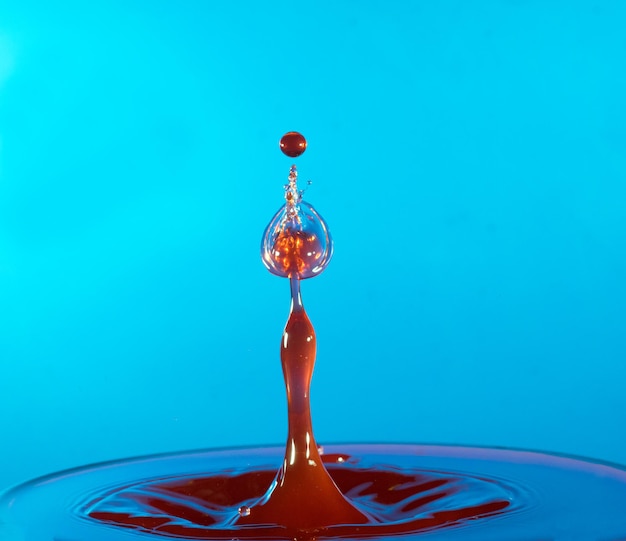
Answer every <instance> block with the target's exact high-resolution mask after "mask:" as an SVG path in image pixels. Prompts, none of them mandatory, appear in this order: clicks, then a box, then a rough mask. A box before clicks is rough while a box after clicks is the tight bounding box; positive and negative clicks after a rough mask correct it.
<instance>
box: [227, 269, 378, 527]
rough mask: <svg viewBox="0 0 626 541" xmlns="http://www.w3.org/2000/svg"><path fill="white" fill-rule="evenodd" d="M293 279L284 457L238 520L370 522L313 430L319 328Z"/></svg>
mask: <svg viewBox="0 0 626 541" xmlns="http://www.w3.org/2000/svg"><path fill="white" fill-rule="evenodd" d="M290 282H291V312H290V314H289V319H288V321H287V325H286V326H285V330H284V332H283V336H282V342H281V348H280V358H281V363H282V368H283V374H284V377H285V386H286V388H287V404H288V413H289V430H288V435H287V446H286V449H285V458H284V460H283V464H282V467H281V468H280V470H279V472H278V474H277V476H276V479H275V480H274V482H273V483H272V486H271V487H270V489H269V490H268V491H267V493H266V495H265V496H264V497H263V498H262V499H261V500H260V501H259V502H258V503H257V504H256V505H254V506H252V507H251V509H250V512H249V514H248V515H247V516H242V517H241V519H240V520H239V521H238V524H245V523H250V524H256V525H258V524H280V525H281V526H283V527H285V528H287V529H288V530H294V531H298V532H303V531H312V530H316V529H320V528H324V527H328V526H332V525H338V524H365V523H368V522H371V519H369V518H368V517H367V516H366V515H365V514H364V513H362V512H361V511H359V510H358V509H356V508H355V507H354V506H353V505H352V504H351V503H350V502H349V501H348V500H347V499H346V498H345V497H344V496H343V494H341V492H340V491H339V489H338V488H337V486H336V485H335V483H334V482H333V480H332V479H331V478H330V476H329V474H328V472H327V471H326V469H325V468H324V465H323V463H322V460H321V457H320V454H319V451H318V447H317V444H316V442H315V437H314V436H313V428H312V424H311V409H310V402H309V389H310V384H311V377H312V375H313V367H314V364H315V349H316V343H315V331H314V330H313V326H312V325H311V321H310V320H309V317H308V316H307V313H306V311H305V310H304V306H303V304H302V298H301V296H300V280H299V279H298V278H290Z"/></svg>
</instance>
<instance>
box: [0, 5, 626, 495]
mask: <svg viewBox="0 0 626 541" xmlns="http://www.w3.org/2000/svg"><path fill="white" fill-rule="evenodd" d="M625 28H626V3H624V2H621V1H617V0H616V1H610V0H606V1H603V2H593V1H572V0H570V1H565V0H564V1H548V2H546V1H543V0H528V1H523V0H517V1H512V0H511V1H508V2H507V1H504V0H502V1H496V0H493V1H479V2H465V1H461V0H459V1H453V0H444V1H434V0H432V1H419V2H418V1H415V2H409V1H399V2H389V1H386V2H382V1H365V2H363V1H359V2H357V1H347V0H343V1H335V2H331V1H322V2H246V1H241V2H208V1H206V2H203V1H199V0H198V1H192V0H187V1H183V2H164V1H154V2H147V1H146V2H140V1H135V2H132V1H131V2H121V1H119V0H93V1H91V2H79V1H64V2H56V3H51V2H43V1H41V2H37V1H34V0H25V1H22V0H20V1H17V0H3V1H2V3H0V434H1V436H0V487H5V486H7V485H10V484H13V483H16V482H19V481H22V480H25V479H27V478H30V477H33V476H36V475H40V474H44V473H47V472H51V471H55V470H58V469H62V468H67V467H70V466H76V465H80V464H86V463H89V462H94V461H101V460H106V459H114V458H120V457H125V456H131V455H137V454H146V453H153V452H164V451H176V450H182V449H189V448H199V447H216V446H220V447H221V446H237V445H250V444H268V443H281V442H283V441H284V438H285V435H286V427H285V417H286V415H285V398H284V392H283V387H282V376H281V372H280V363H279V360H278V345H279V340H280V335H281V332H282V327H283V325H284V322H285V319H286V316H287V312H288V306H289V299H288V285H287V283H286V282H285V281H284V280H281V279H279V278H276V277H274V276H272V275H270V274H269V273H268V272H267V271H266V270H265V269H264V268H263V267H262V265H261V263H260V259H259V241H260V237H261V233H262V231H263V228H264V227H265V225H266V223H267V222H268V220H269V219H270V218H271V216H272V215H273V213H274V212H275V211H276V209H277V208H278V206H279V205H280V204H281V201H282V199H281V198H282V185H283V183H284V182H285V180H286V176H287V173H288V168H289V165H290V164H291V161H290V160H289V159H287V158H285V157H284V156H282V155H281V154H280V152H279V150H278V147H277V142H278V139H279V138H280V136H281V135H282V133H283V132H285V131H288V130H292V129H295V130H299V131H302V132H303V133H304V134H305V135H306V136H307V138H308V140H309V150H308V151H307V153H306V154H305V155H304V156H303V157H302V158H301V159H299V161H298V166H299V169H300V172H301V175H302V177H303V178H304V179H311V180H313V184H312V186H311V187H310V188H309V189H308V191H307V194H306V199H307V200H308V201H310V202H311V203H312V204H313V205H315V207H316V208H317V209H318V210H319V211H320V212H321V213H322V215H324V217H325V218H326V219H327V220H328V222H329V224H330V227H331V231H332V233H333V236H334V238H335V257H334V260H333V261H332V263H331V265H330V267H329V268H328V269H327V271H326V272H325V273H324V274H323V275H322V276H321V277H319V278H316V279H315V280H308V281H307V282H305V283H304V284H303V294H304V299H305V303H306V305H307V307H308V309H309V312H310V315H311V318H312V320H313V322H314V324H315V325H316V329H317V333H318V343H319V351H318V363H317V369H316V374H315V377H314V387H313V394H312V400H313V408H314V411H313V413H314V418H315V426H316V432H317V436H318V440H319V441H320V443H324V442H331V441H334V442H337V441H394V442H442V443H464V444H476V445H501V446H512V447H524V448H533V449H543V450H549V451H554V452H564V453H574V454H579V455H587V456H593V457H596V458H599V459H603V460H609V461H616V462H620V463H626V392H625V391H624V389H625V383H626V311H625V306H626V280H625V278H626V187H625V186H626V184H625V183H626V98H625V97H626V33H625V31H624V29H625Z"/></svg>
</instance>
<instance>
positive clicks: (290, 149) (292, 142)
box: [280, 131, 306, 158]
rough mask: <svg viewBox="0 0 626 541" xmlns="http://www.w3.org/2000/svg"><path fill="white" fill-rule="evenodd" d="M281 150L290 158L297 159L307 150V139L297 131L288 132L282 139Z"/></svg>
mask: <svg viewBox="0 0 626 541" xmlns="http://www.w3.org/2000/svg"><path fill="white" fill-rule="evenodd" d="M280 150H282V151H283V154H285V155H286V156H289V157H290V158H297V157H298V156H300V154H302V153H304V151H305V150H306V139H305V138H304V135H302V134H301V133H298V132H297V131H290V132H287V133H286V134H285V135H283V136H282V137H281V138H280Z"/></svg>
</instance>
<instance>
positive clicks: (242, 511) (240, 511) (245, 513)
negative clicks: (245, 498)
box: [237, 505, 250, 517]
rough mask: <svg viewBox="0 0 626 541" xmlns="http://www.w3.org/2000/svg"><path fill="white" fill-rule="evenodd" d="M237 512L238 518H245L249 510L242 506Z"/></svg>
mask: <svg viewBox="0 0 626 541" xmlns="http://www.w3.org/2000/svg"><path fill="white" fill-rule="evenodd" d="M237 512H238V513H239V516H241V517H247V516H248V515H250V508H249V507H248V506H247V505H242V506H241V507H240V508H239V509H238V510H237Z"/></svg>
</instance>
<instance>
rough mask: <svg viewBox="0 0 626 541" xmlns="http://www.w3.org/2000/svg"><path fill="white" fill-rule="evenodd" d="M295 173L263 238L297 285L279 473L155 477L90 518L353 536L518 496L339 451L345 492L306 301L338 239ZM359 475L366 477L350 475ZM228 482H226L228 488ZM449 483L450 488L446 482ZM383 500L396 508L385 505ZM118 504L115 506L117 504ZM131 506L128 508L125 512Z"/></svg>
mask: <svg viewBox="0 0 626 541" xmlns="http://www.w3.org/2000/svg"><path fill="white" fill-rule="evenodd" d="M280 146H281V149H282V150H283V152H284V153H285V154H287V155H289V156H297V155H299V154H301V153H302V152H304V149H305V148H306V140H305V139H304V137H302V136H301V135H300V134H298V133H296V132H290V133H287V134H285V136H283V138H282V139H281V143H280ZM297 178H298V174H297V170H296V167H295V165H294V166H292V167H291V170H290V173H289V179H288V184H287V185H286V186H285V204H284V205H283V207H282V208H281V209H279V211H278V212H277V213H276V215H275V216H274V217H273V218H272V220H271V221H270V224H269V225H268V226H267V228H266V230H265V233H264V235H263V241H262V245H261V257H262V261H263V263H264V264H265V266H266V267H267V268H268V270H269V271H270V272H272V273H273V274H276V275H278V276H281V277H285V278H288V279H289V281H290V286H291V310H290V314H289V319H288V321H287V325H286V326H285V330H284V332H283V336H282V341H281V348H280V359H281V363H282V368H283V375H284V378H285V387H286V390H287V405H288V435H287V445H286V449H285V455H284V459H283V462H282V466H281V467H280V469H279V471H278V473H277V474H275V476H274V478H273V480H272V481H271V482H269V483H268V482H267V481H265V482H266V483H267V486H266V487H265V488H264V489H263V492H261V491H260V490H259V483H261V482H262V479H264V478H266V473H267V472H254V473H251V474H244V475H241V476H239V477H237V480H238V482H233V478H232V476H226V477H223V478H222V477H220V476H213V477H209V478H207V479H198V478H196V479H189V480H186V481H185V482H184V484H183V485H176V487H177V488H173V486H172V484H171V483H167V482H163V483H158V482H157V483H152V484H150V486H149V488H148V487H147V486H143V485H142V487H141V488H139V487H137V488H136V489H133V488H132V487H128V488H124V489H123V490H121V491H120V492H119V494H118V495H117V496H119V497H116V496H114V497H112V498H109V499H108V500H107V504H106V505H104V506H103V505H99V504H96V505H95V506H94V507H92V508H91V510H90V511H89V516H90V517H91V518H94V519H98V520H100V521H104V522H109V523H113V524H117V525H120V526H126V527H140V528H142V529H147V530H149V531H153V532H154V533H159V534H173V535H178V536H190V535H191V534H190V532H193V534H194V535H193V537H195V538H202V539H211V538H213V539H223V538H229V537H232V536H236V537H246V538H247V537H257V536H270V537H275V536H278V537H279V538H285V537H287V538H292V539H293V538H302V537H305V538H308V537H311V536H320V535H330V534H331V533H332V535H336V536H353V535H355V534H357V533H358V534H359V535H380V534H398V533H406V532H415V531H419V530H420V529H428V528H436V527H438V526H442V525H448V524H455V523H457V522H458V521H460V520H463V519H465V518H476V517H479V516H486V515H490V514H494V513H499V512H501V511H502V510H503V509H505V508H507V507H508V506H509V505H510V502H509V501H508V499H506V498H502V497H494V494H491V493H490V492H489V491H486V492H485V494H484V495H483V496H487V494H491V495H490V496H489V497H484V498H482V499H479V500H480V501H479V502H478V503H477V504H475V505H458V504H457V502H456V501H454V495H455V490H453V489H451V488H450V487H451V486H453V485H454V482H453V481H452V479H453V477H450V476H445V475H440V476H439V477H434V478H425V477H424V476H420V475H418V476H417V477H410V476H409V478H407V477H406V476H405V477H402V475H401V474H399V473H396V474H395V475H394V474H393V473H392V472H389V471H387V470H385V469H384V468H379V469H372V470H368V471H366V472H363V471H359V470H356V471H354V470H352V469H350V468H348V469H345V468H342V467H341V463H342V462H343V461H344V457H340V458H341V460H339V459H338V463H337V464H335V466H338V467H336V468H335V469H334V470H333V475H334V478H335V479H336V480H337V483H341V484H342V485H343V486H344V487H345V488H346V489H347V490H348V492H349V494H348V493H346V494H344V493H343V492H342V490H340V488H338V486H337V484H336V482H335V479H334V478H333V476H331V475H330V474H329V472H328V471H327V470H326V468H325V466H324V461H323V460H322V457H321V456H320V452H319V450H318V446H317V443H316V441H315V436H314V435H313V427H312V422H311V410H310V400H309V396H310V384H311V377H312V375H313V367H314V365H315V353H316V341H315V331H314V330H313V325H311V321H310V320H309V317H308V316H307V314H306V311H305V309H304V305H303V304H302V298H301V295H300V281H301V280H302V279H305V278H310V277H312V276H316V275H317V274H319V273H320V272H322V271H323V270H324V269H325V268H326V266H327V265H328V262H329V261H330V258H331V257H332V240H331V237H330V234H329V232H328V227H327V226H326V223H325V222H324V220H323V219H322V217H321V216H320V215H319V214H318V213H317V212H316V211H315V210H314V209H313V207H311V205H309V204H308V203H306V202H304V201H302V192H301V191H300V190H299V189H298V185H297ZM329 458H330V459H331V461H332V457H327V460H328V459H329ZM345 458H348V459H349V457H345ZM355 475H356V477H354V476H355ZM250 476H252V477H250ZM351 476H352V477H351ZM401 477H402V480H400V478H401ZM355 478H356V479H358V481H359V482H358V483H357V484H356V485H355V484H351V483H350V480H351V479H352V480H354V479H355ZM250 479H252V480H253V482H250ZM415 479H419V480H420V481H419V482H415ZM227 480H228V481H229V482H228V483H227ZM465 481H467V480H465ZM226 484H228V490H225V488H224V486H225V485H226ZM222 485H224V486H222ZM181 486H182V487H184V490H183V492H182V494H183V495H184V496H185V498H182V499H181V497H180V495H179V496H178V497H173V492H172V490H174V492H178V491H180V487H181ZM443 486H445V489H441V490H438V489H439V488H440V487H443ZM208 487H212V488H208ZM159 494H160V496H159ZM498 495H499V496H501V494H498ZM450 498H452V501H454V505H450V507H449V508H446V509H441V510H440V511H439V512H437V513H430V508H429V504H431V503H432V502H435V501H439V502H441V501H442V500H450ZM225 500H227V501H228V502H230V503H231V505H235V504H236V510H235V509H233V508H232V507H230V508H229V507H228V506H226V507H225ZM357 501H358V502H360V504H359V503H357ZM372 502H374V503H375V505H373V506H372ZM364 504H365V505H364ZM382 504H386V505H388V506H389V509H384V508H381V506H382ZM393 504H395V505H396V507H394V506H393ZM111 506H112V507H113V508H117V509H116V510H111V509H110V507H111ZM103 507H104V508H103ZM124 508H127V509H128V510H129V512H127V513H124V512H122V511H121V509H124ZM148 510H152V512H148ZM217 510H219V512H217V514H216V513H215V512H216V511H217ZM155 512H157V513H155ZM181 521H182V522H181ZM331 530H332V532H331ZM329 532H331V533H329ZM368 532H369V533H368Z"/></svg>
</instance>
